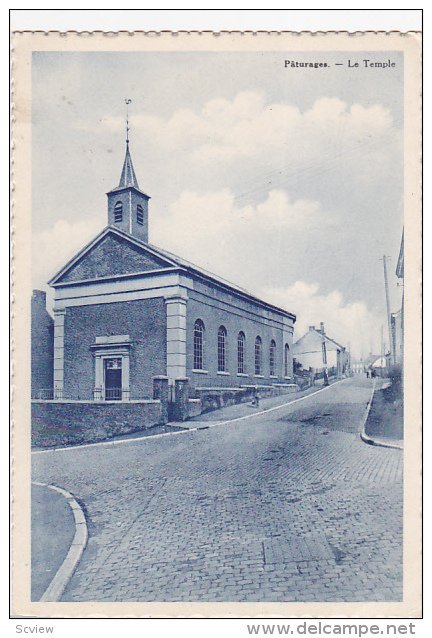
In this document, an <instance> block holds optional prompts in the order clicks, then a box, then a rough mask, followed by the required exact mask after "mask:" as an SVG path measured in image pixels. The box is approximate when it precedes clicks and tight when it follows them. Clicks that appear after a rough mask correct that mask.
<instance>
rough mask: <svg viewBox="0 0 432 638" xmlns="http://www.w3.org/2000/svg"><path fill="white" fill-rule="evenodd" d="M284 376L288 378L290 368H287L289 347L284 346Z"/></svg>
mask: <svg viewBox="0 0 432 638" xmlns="http://www.w3.org/2000/svg"><path fill="white" fill-rule="evenodd" d="M284 375H285V376H286V377H289V376H290V367H289V345H288V344H287V343H286V344H285V349H284Z"/></svg>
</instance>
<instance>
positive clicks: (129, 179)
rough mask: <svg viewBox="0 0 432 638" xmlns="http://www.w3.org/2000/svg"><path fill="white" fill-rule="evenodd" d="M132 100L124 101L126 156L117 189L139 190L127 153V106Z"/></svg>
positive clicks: (128, 153)
mask: <svg viewBox="0 0 432 638" xmlns="http://www.w3.org/2000/svg"><path fill="white" fill-rule="evenodd" d="M131 102H132V100H130V99H129V98H127V99H125V104H126V156H125V160H124V163H123V169H122V173H121V176H120V182H119V188H125V187H127V186H134V187H135V188H139V186H138V180H137V178H136V175H135V171H134V167H133V164H132V157H131V154H130V151H129V104H131Z"/></svg>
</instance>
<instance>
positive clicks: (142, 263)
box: [61, 233, 166, 282]
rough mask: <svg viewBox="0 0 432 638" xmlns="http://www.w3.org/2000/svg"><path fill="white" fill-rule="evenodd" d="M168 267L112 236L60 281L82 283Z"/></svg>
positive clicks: (139, 249) (128, 243)
mask: <svg viewBox="0 0 432 638" xmlns="http://www.w3.org/2000/svg"><path fill="white" fill-rule="evenodd" d="M164 266H166V263H165V262H164V261H163V260H162V259H159V258H158V257H154V256H152V255H150V254H145V253H144V252H143V250H142V249H141V248H138V246H134V244H132V243H131V242H130V241H128V240H127V239H124V238H123V237H119V236H118V235H115V234H113V233H112V234H110V235H108V236H107V237H104V238H103V239H102V240H101V241H100V242H99V244H97V246H95V247H94V248H93V250H91V251H90V252H89V253H88V254H87V255H86V256H85V257H83V259H81V260H80V261H79V262H78V263H77V265H76V266H74V267H73V268H72V269H71V270H70V271H69V272H68V273H67V274H66V275H64V276H63V277H62V279H61V281H67V282H70V281H81V280H85V279H94V278H95V277H105V276H113V275H124V274H126V273H135V272H143V271H146V270H154V269H157V268H163V267H164Z"/></svg>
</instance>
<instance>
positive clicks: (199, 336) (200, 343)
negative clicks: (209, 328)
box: [194, 319, 205, 370]
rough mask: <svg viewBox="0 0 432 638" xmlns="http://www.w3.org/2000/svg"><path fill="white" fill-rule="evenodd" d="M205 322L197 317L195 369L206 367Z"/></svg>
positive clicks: (195, 328) (195, 325) (195, 326)
mask: <svg viewBox="0 0 432 638" xmlns="http://www.w3.org/2000/svg"><path fill="white" fill-rule="evenodd" d="M204 333H205V328H204V323H203V322H202V321H201V319H197V320H196V321H195V324H194V369H195V370H203V369H204Z"/></svg>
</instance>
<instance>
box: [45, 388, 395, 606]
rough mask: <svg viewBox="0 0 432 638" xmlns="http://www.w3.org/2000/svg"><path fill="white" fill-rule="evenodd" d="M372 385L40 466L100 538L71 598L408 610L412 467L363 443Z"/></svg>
mask: <svg viewBox="0 0 432 638" xmlns="http://www.w3.org/2000/svg"><path fill="white" fill-rule="evenodd" d="M371 387H372V382H371V381H370V380H366V379H365V378H363V377H362V378H361V379H359V378H353V379H347V380H345V381H342V382H340V383H337V384H335V385H333V386H330V387H329V388H327V389H325V390H324V391H322V392H321V393H319V394H317V395H315V396H314V395H312V396H309V397H307V398H305V399H304V400H302V401H300V402H298V403H294V404H293V405H291V406H290V405H287V406H284V407H280V408H279V409H277V410H273V411H270V412H268V413H267V414H261V415H257V416H251V418H247V419H244V420H238V421H234V422H233V423H227V424H222V425H218V426H216V427H214V428H210V429H202V430H199V431H191V432H186V433H184V434H183V433H182V434H180V435H175V436H166V437H162V438H155V439H152V438H147V439H143V440H142V441H139V442H134V441H127V442H124V443H122V444H120V445H116V446H111V447H108V446H106V447H102V446H100V447H87V448H82V449H74V450H66V451H56V452H47V453H42V454H36V455H34V457H33V478H34V480H36V481H43V482H50V483H54V484H55V485H57V486H60V487H62V488H64V489H66V490H68V491H69V492H71V493H72V494H73V495H74V496H75V497H76V498H77V499H78V500H79V501H80V503H81V505H82V506H83V508H84V509H85V513H86V516H87V522H88V526H89V542H88V545H87V548H86V549H85V551H84V554H83V557H82V559H81V562H80V563H79V565H78V568H77V570H76V572H75V574H74V576H73V578H72V580H71V581H70V583H69V585H68V587H67V589H66V591H65V593H64V595H63V598H62V600H64V601H188V600H189V601H275V602H276V601H279V602H282V601H322V602H325V601H399V600H401V599H402V459H403V455H402V452H401V451H399V450H393V449H385V448H379V447H373V446H368V445H365V444H364V443H363V442H362V441H361V440H360V437H359V436H358V433H359V430H360V428H361V425H362V420H363V416H364V411H365V408H366V405H367V402H368V400H369V398H370V393H371ZM291 399H292V397H286V400H287V401H289V400H291ZM237 408H238V406H237ZM264 408H265V406H264V405H263V409H264ZM215 414H216V413H213V416H212V417H209V421H211V419H213V420H214V418H215ZM243 414H244V415H247V414H252V412H251V409H250V407H249V406H246V405H245V406H244V408H243Z"/></svg>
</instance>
